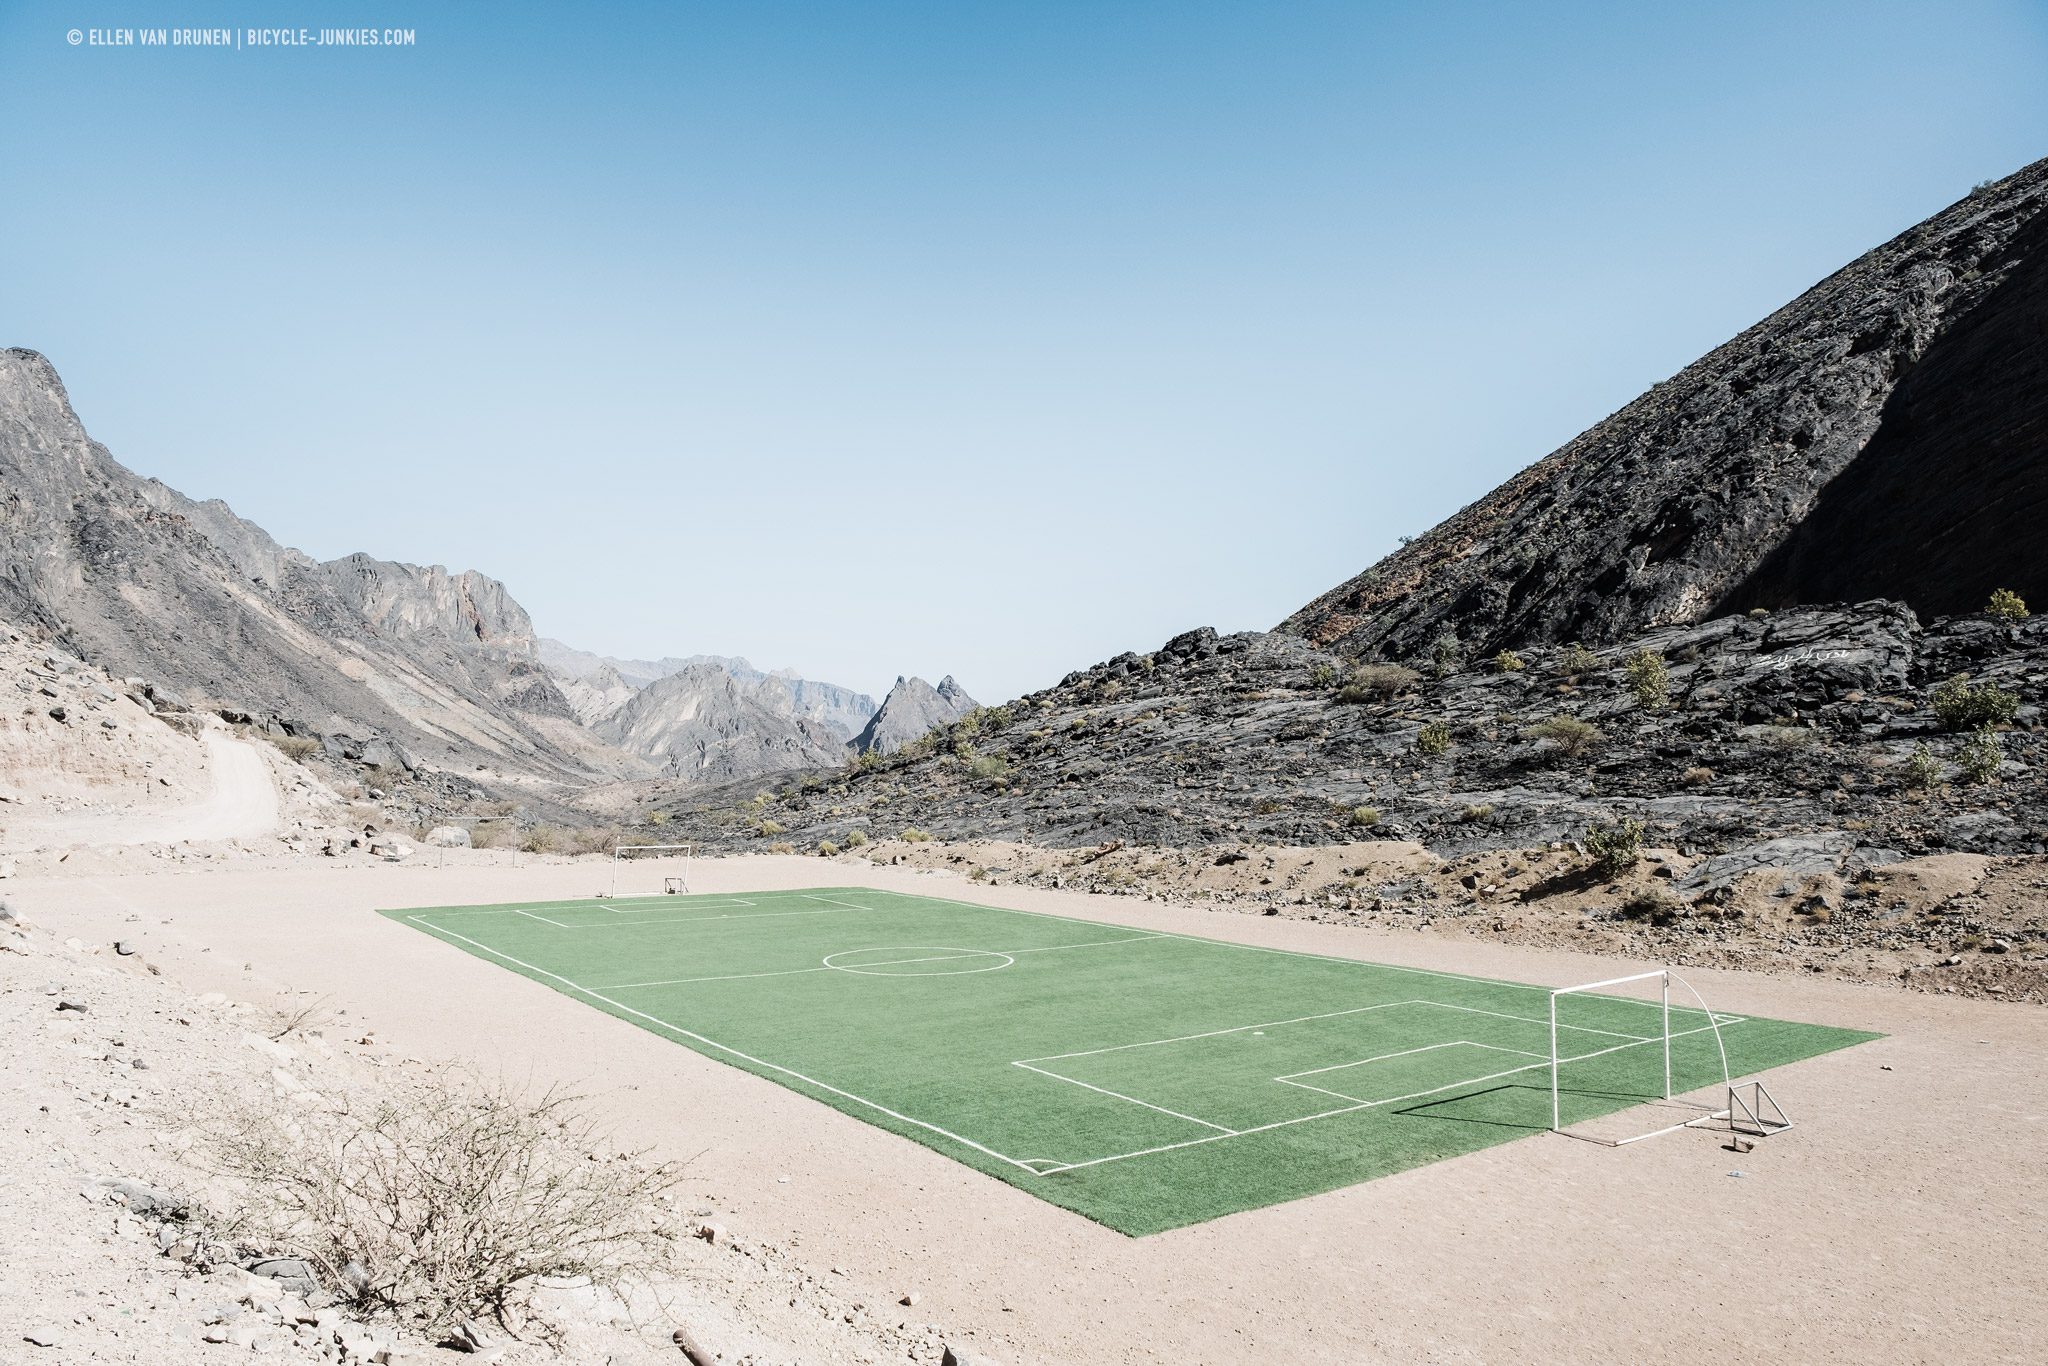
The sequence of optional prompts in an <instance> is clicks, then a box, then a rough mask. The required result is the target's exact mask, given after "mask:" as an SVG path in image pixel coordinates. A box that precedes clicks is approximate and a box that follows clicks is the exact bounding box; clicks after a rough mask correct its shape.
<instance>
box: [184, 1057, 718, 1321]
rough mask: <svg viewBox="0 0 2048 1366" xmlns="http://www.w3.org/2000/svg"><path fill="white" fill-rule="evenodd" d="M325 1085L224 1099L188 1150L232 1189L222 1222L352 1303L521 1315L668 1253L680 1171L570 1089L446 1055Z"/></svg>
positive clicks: (506, 1317)
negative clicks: (311, 1090) (280, 1097)
mask: <svg viewBox="0 0 2048 1366" xmlns="http://www.w3.org/2000/svg"><path fill="white" fill-rule="evenodd" d="M323 1095H324V1096H326V1097H332V1098H329V1099H321V1100H319V1101H318V1102H317V1103H314V1104H310V1105H294V1106H279V1105H275V1104H258V1103H255V1102H254V1101H250V1102H247V1103H233V1102H231V1103H230V1104H229V1105H228V1106H227V1107H226V1108H225V1109H224V1110H222V1111H219V1112H217V1113H214V1114H211V1115H209V1116H208V1117H207V1119H206V1120H205V1121H204V1123H203V1125H202V1128H201V1131H200V1134H199V1140H200V1142H199V1147H198V1151H199V1153H200V1154H201V1157H202V1161H203V1163H204V1165H205V1166H206V1167H208V1168H209V1169H210V1170H211V1171H212V1172H213V1173H214V1174H215V1175H216V1176H218V1177H220V1178H222V1179H223V1181H224V1182H225V1183H226V1191H227V1193H228V1195H229V1197H230V1199H231V1201H232V1204H231V1206H230V1208H229V1210H228V1211H227V1213H228V1216H229V1224H228V1227H227V1228H226V1229H224V1230H223V1231H224V1232H226V1233H228V1234H230V1235H231V1236H233V1237H234V1238H236V1239H237V1240H238V1241H241V1242H244V1243H248V1244H252V1245H257V1246H268V1247H274V1248H278V1249H284V1250H289V1251H290V1252H292V1253H296V1254H298V1255H300V1256H302V1257H304V1258H305V1259H306V1260H307V1261H308V1262H310V1263H311V1264H312V1265H313V1266H314V1267H315V1269H316V1271H317V1273H318V1276H319V1279H320V1280H321V1282H322V1283H323V1284H322V1289H324V1290H326V1291H327V1292H329V1293H331V1294H334V1295H337V1296H341V1297H343V1298H344V1299H346V1300H348V1301H351V1302H352V1304H353V1307H354V1308H355V1310H356V1312H358V1313H361V1314H371V1313H387V1314H394V1315H397V1316H400V1317H402V1318H404V1319H407V1320H410V1321H412V1322H414V1323H416V1324H417V1325H418V1326H420V1327H421V1328H424V1329H425V1330H426V1331H427V1333H428V1334H429V1335H430V1336H447V1335H451V1334H454V1333H456V1332H457V1331H458V1330H459V1329H461V1327H462V1326H463V1325H464V1324H465V1323H466V1322H469V1321H482V1320H494V1321H496V1322H497V1323H499V1324H500V1325H502V1326H504V1327H506V1328H508V1329H516V1328H517V1327H518V1326H519V1325H520V1323H521V1322H522V1321H524V1320H525V1319H526V1318H527V1317H528V1315H529V1314H530V1312H531V1309H532V1300H533V1297H534V1295H535V1293H536V1292H537V1291H539V1290H540V1289H541V1288H542V1287H543V1285H544V1283H546V1282H549V1281H554V1282H557V1283H559V1282H564V1281H573V1282H578V1283H581V1284H584V1285H594V1286H598V1287H601V1288H605V1289H609V1290H619V1289H622V1288H626V1287H633V1286H639V1285H644V1284H647V1283H649V1282H651V1281H655V1280H658V1279H659V1278H661V1277H662V1276H664V1275H665V1274H666V1273H668V1272H670V1271H671V1270H672V1269H673V1267H674V1265H675V1263H676V1260H677V1251H678V1248H679V1247H680V1245H681V1238H680V1236H679V1235H680V1232H681V1230H679V1229H676V1228H674V1227H670V1226H667V1225H665V1223H664V1221H663V1220H662V1219H661V1218H660V1216H659V1215H658V1213H657V1211H658V1209H659V1208H660V1207H661V1206H662V1205H664V1204H666V1203H668V1202H670V1201H672V1200H673V1199H674V1198H675V1197H676V1194H677V1188H678V1186H679V1184H680V1181H681V1176H682V1172H681V1170H680V1169H679V1168H678V1167H676V1166H674V1165H670V1164H658V1165H657V1164H649V1163H647V1162H645V1161H644V1160H643V1158H644V1155H643V1154H620V1153H619V1149H618V1145H617V1143H616V1141H614V1140H612V1139H611V1138H610V1136H609V1135H608V1134H606V1133H605V1132H603V1131H602V1130H600V1129H599V1128H598V1127H597V1125H596V1124H595V1122H594V1121H593V1120H592V1119H591V1118H590V1117H589V1116H588V1114H587V1113H586V1111H585V1109H584V1108H583V1104H582V1102H581V1100H580V1099H579V1098H577V1097H575V1096H572V1095H569V1094H567V1093H564V1092H560V1091H548V1092H545V1093H542V1094H539V1095H537V1096H529V1095H526V1094H522V1093H520V1092H518V1091H515V1090H512V1089H509V1088H506V1087H503V1086H498V1087H491V1086H484V1085H481V1084H478V1083H475V1082H473V1081H471V1080H470V1079H468V1078H467V1077H463V1076H459V1075H455V1074H451V1073H445V1072H444V1073H437V1074H435V1075H433V1076H430V1077H427V1078H422V1079H420V1080H418V1081H413V1082H385V1083H383V1084H382V1085H381V1086H380V1088H379V1089H378V1090H377V1091H374V1092H363V1093H360V1094H354V1093H350V1092H346V1091H343V1092H341V1093H339V1094H338V1095H337V1094H336V1092H335V1091H334V1089H333V1088H326V1087H323ZM600 1152H601V1153H603V1154H604V1155H603V1156H599V1155H598V1154H599V1153H600Z"/></svg>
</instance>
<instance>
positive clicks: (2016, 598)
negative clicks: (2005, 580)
mask: <svg viewBox="0 0 2048 1366" xmlns="http://www.w3.org/2000/svg"><path fill="white" fill-rule="evenodd" d="M1984 610H1985V611H1986V612H1988V613H1990V614H1991V615H1992V616H1994V617H2000V618H2002V619H2004V620H2006V621H2025V620H2026V619H2027V616H2028V612H2027V600H2026V599H2025V598H2022V597H2021V596H2020V595H2019V594H2017V593H2015V592H2013V591H2012V590H2011V589H2010V588H2001V589H1999V590H1998V591H1997V592H1995V593H1993V594H1992V595H1991V601H1990V602H1989V603H1987V604H1986V605H1985V607H1984Z"/></svg>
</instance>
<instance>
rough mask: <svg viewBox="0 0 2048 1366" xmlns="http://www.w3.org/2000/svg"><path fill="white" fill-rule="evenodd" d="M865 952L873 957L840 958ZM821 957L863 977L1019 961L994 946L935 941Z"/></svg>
mask: <svg viewBox="0 0 2048 1366" xmlns="http://www.w3.org/2000/svg"><path fill="white" fill-rule="evenodd" d="M864 955H874V957H873V958H872V959H871V960H870V961H868V962H855V963H849V962H843V961H841V960H843V959H849V958H858V957H862V956H864ZM991 959H993V960H995V961H993V962H991V961H989V960H991ZM819 961H820V962H822V963H823V964H824V965H825V966H826V967H828V968H831V969H832V970H833V971H834V972H851V973H857V974H858V975H860V976H862V977H960V976H964V975H966V974H967V973H970V972H1000V971H1002V970H1003V969H1004V968H1007V967H1012V966H1014V965H1015V964H1016V962H1017V960H1016V959H1015V958H1012V957H1011V956H1010V955H1009V954H1007V953H997V952H996V951H995V950H994V949H956V948H947V947H945V946H943V945H933V944H912V945H902V946H899V945H886V946H882V947H878V948H868V949H842V950H841V951H840V952H838V953H831V954H827V955H825V957H824V958H823V959H821V960H819ZM970 964H971V965H972V966H968V965H970Z"/></svg>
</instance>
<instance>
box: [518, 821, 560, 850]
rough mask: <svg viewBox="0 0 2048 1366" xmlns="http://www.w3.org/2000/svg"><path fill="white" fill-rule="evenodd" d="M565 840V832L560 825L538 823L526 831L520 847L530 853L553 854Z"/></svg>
mask: <svg viewBox="0 0 2048 1366" xmlns="http://www.w3.org/2000/svg"><path fill="white" fill-rule="evenodd" d="M564 841H565V832H564V831H563V830H562V829H561V828H560V827H558V826H553V825H536V826H534V827H533V829H531V830H529V831H527V832H526V838H525V839H523V840H521V841H520V843H519V847H520V848H521V849H524V850H525V851H526V852H527V853H529V854H552V853H554V852H555V851H556V850H557V849H560V848H561V847H562V845H563V843H564Z"/></svg>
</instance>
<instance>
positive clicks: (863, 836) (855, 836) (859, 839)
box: [846, 830, 868, 849]
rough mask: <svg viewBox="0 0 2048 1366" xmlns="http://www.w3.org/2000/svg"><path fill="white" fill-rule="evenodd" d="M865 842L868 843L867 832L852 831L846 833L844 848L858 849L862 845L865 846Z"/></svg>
mask: <svg viewBox="0 0 2048 1366" xmlns="http://www.w3.org/2000/svg"><path fill="white" fill-rule="evenodd" d="M867 842H868V832H867V831H865V830H852V831H848V832H847V836H846V847H847V848H849V849H858V848H860V847H861V846H862V845H863V844H866V843H867Z"/></svg>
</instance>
